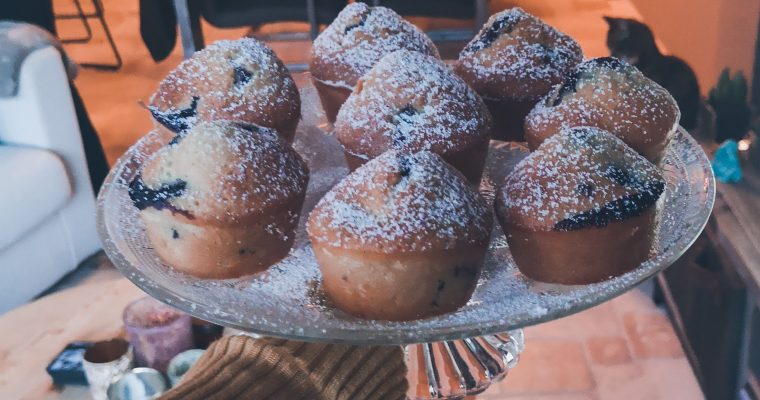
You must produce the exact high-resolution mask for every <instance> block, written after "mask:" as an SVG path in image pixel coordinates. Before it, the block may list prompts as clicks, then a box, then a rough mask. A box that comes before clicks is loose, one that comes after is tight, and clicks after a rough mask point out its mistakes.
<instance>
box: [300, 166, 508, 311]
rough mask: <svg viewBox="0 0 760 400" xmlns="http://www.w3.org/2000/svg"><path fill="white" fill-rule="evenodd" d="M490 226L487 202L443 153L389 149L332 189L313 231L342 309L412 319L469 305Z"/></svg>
mask: <svg viewBox="0 0 760 400" xmlns="http://www.w3.org/2000/svg"><path fill="white" fill-rule="evenodd" d="M492 224H493V217H492V215H491V209H490V207H489V205H488V204H487V202H486V201H485V200H484V199H483V198H482V197H481V196H480V194H478V193H477V192H476V191H474V190H473V189H471V188H470V186H469V185H468V184H467V182H466V180H465V179H464V177H463V176H462V175H461V173H459V172H458V171H457V170H455V169H454V168H451V166H449V165H448V164H447V163H446V162H444V161H443V159H441V158H440V156H438V155H436V154H434V153H431V152H426V151H423V152H419V153H416V154H403V153H400V152H397V151H388V152H387V153H385V154H383V155H382V156H380V157H378V158H376V159H374V160H372V161H370V162H369V163H367V164H365V165H364V166H362V167H360V168H359V169H357V170H356V171H355V172H354V173H352V174H350V175H349V176H348V177H346V178H345V179H344V180H343V181H341V182H340V183H338V184H337V185H336V186H335V187H334V188H333V189H332V190H331V191H330V192H328V193H327V195H325V197H324V198H322V200H321V201H320V202H319V203H318V204H317V206H316V207H315V208H314V210H313V211H312V212H311V215H310V216H309V221H308V226H307V229H308V233H309V238H310V239H311V244H312V247H313V249H314V254H315V256H316V258H317V261H318V262H319V265H320V268H321V270H322V278H323V283H324V288H325V291H326V293H327V295H328V296H329V298H330V299H332V301H333V302H334V303H335V304H336V306H338V308H340V309H342V310H343V311H345V312H347V313H349V314H352V315H356V316H359V317H363V318H370V319H379V320H411V319H416V318H424V317H428V316H432V315H437V314H442V313H446V312H449V311H453V310H456V309H457V308H459V307H461V306H462V305H464V304H465V303H466V302H467V301H468V300H469V298H470V296H471V295H472V292H473V290H474V289H475V284H476V283H477V280H478V276H479V275H480V270H481V267H482V264H483V259H484V257H485V253H486V249H487V248H488V242H489V236H490V233H491V227H492Z"/></svg>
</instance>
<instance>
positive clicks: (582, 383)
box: [498, 340, 594, 395]
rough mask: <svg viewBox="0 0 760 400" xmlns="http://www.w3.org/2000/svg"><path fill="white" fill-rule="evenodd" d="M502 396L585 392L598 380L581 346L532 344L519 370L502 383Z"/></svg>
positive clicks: (550, 342) (555, 342)
mask: <svg viewBox="0 0 760 400" xmlns="http://www.w3.org/2000/svg"><path fill="white" fill-rule="evenodd" d="M498 385H499V388H500V389H501V391H502V393H510V394H526V395H527V394H538V393H553V392H582V391H588V390H591V389H593V388H594V380H593V378H592V375H591V371H590V369H589V366H588V362H587V361H586V357H585V355H584V353H583V346H582V345H581V343H580V342H577V341H571V340H529V341H528V345H527V346H526V347H525V352H523V354H522V355H521V356H520V362H519V363H518V364H517V367H516V368H515V369H513V370H512V371H510V373H509V375H507V377H506V379H505V380H504V381H503V382H500V383H499V384H498Z"/></svg>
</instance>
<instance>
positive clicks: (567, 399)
mask: <svg viewBox="0 0 760 400" xmlns="http://www.w3.org/2000/svg"><path fill="white" fill-rule="evenodd" d="M477 400H595V397H594V395H593V394H592V393H578V394H538V395H521V394H518V395H512V394H496V395H490V394H488V392H486V393H485V394H482V395H480V396H478V397H477Z"/></svg>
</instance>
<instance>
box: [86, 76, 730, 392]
mask: <svg viewBox="0 0 760 400" xmlns="http://www.w3.org/2000/svg"><path fill="white" fill-rule="evenodd" d="M301 98H302V104H303V106H302V115H303V118H302V120H301V122H300V124H299V126H298V128H297V130H296V133H295V139H294V148H295V149H296V150H297V151H298V152H299V153H300V154H301V156H302V157H303V158H304V160H305V161H306V162H307V164H308V166H309V169H310V172H311V177H310V180H309V184H308V189H307V192H306V199H305V202H304V206H303V210H302V212H301V215H302V217H301V220H300V223H299V226H298V228H297V230H296V237H295V242H294V244H293V247H292V249H291V250H290V253H289V254H288V255H287V257H285V258H284V259H283V260H281V261H279V262H278V263H276V264H275V265H273V266H272V267H270V268H269V269H267V270H266V271H265V272H262V273H259V274H255V275H249V276H246V277H243V278H235V279H202V278H197V277H194V276H191V275H187V274H184V273H182V272H179V271H178V270H176V269H175V268H173V267H171V266H170V265H168V264H166V263H165V262H163V261H162V260H161V259H160V258H159V257H158V255H157V254H156V252H155V251H154V249H153V245H152V244H151V242H150V240H149V239H148V237H147V236H146V231H145V225H144V223H143V222H142V221H141V220H140V218H138V210H137V209H136V208H135V207H134V206H133V203H132V201H131V199H130V197H129V194H128V185H129V183H130V182H132V181H133V180H134V178H135V176H136V175H137V174H138V173H139V172H140V168H141V166H142V165H143V163H144V162H145V160H146V159H147V158H148V157H150V156H151V155H152V154H153V153H155V152H156V151H157V150H158V149H159V148H161V147H162V146H163V145H164V144H165V143H166V142H167V140H169V139H170V137H169V136H167V133H166V132H162V131H160V130H157V131H154V132H151V133H149V134H148V135H146V136H145V137H143V138H142V139H141V140H140V141H138V143H136V144H135V145H134V146H132V147H131V148H130V149H129V150H128V151H127V153H126V154H125V155H124V156H122V157H121V158H120V159H119V160H118V162H117V163H116V165H115V166H114V167H113V169H112V170H111V173H110V174H109V176H108V178H107V180H106V184H105V185H104V186H103V189H102V190H101V192H100V195H99V197H98V215H97V218H98V229H99V232H100V235H101V237H102V239H103V243H104V248H105V251H106V253H107V254H108V256H109V257H110V258H111V260H113V262H114V264H115V265H116V267H117V268H118V269H119V270H120V271H121V272H122V273H123V274H124V275H125V276H126V277H127V278H129V279H130V280H131V281H132V282H133V283H135V284H136V285H137V286H139V287H140V288H141V289H143V290H144V291H145V292H147V293H148V294H150V295H151V296H153V297H155V298H157V299H159V300H161V301H163V302H165V303H167V304H170V305H172V306H174V307H176V308H178V309H180V310H183V311H185V312H187V313H189V314H191V315H193V316H195V317H198V318H201V319H204V320H207V321H211V322H214V323H217V324H220V325H224V326H228V327H232V328H237V329H240V330H243V331H246V332H252V333H257V334H262V335H268V336H276V337H283V338H290V339H295V340H302V341H327V342H335V343H347V344H354V345H406V354H407V365H408V367H409V374H408V378H409V383H410V392H409V396H410V397H411V398H461V397H463V396H465V395H471V394H477V393H480V392H482V391H484V390H485V389H486V388H487V387H488V386H489V385H490V384H491V382H494V381H497V380H499V379H502V378H503V377H504V376H505V375H506V373H507V370H508V369H509V368H511V367H513V366H514V365H515V364H516V363H517V360H518V358H519V354H520V352H521V351H522V348H523V339H522V331H521V328H523V327H525V326H529V325H533V324H537V323H541V322H545V321H550V320H553V319H557V318H561V317H563V316H566V315H569V314H572V313H575V312H579V311H582V310H584V309H587V308H589V307H592V306H594V305H596V304H599V303H602V302H604V301H607V300H609V299H611V298H613V297H615V296H618V295H620V294H622V293H624V292H625V291H627V290H630V289H632V288H633V287H635V286H636V285H637V284H639V283H641V282H642V281H644V280H645V279H647V278H649V277H651V276H653V275H654V274H656V273H658V272H660V271H662V270H663V269H664V268H666V267H668V266H669V265H670V264H672V263H673V262H674V261H675V260H676V259H678V257H680V256H681V255H682V254H683V253H684V252H685V251H686V249H688V247H689V246H690V245H691V244H692V243H693V241H694V240H695V239H696V238H697V236H698V235H699V233H700V232H701V231H702V229H703V227H704V225H705V223H706V222H707V219H708V217H709V215H710V212H711V210H712V206H713V200H714V191H715V183H714V179H713V176H712V170H711V168H710V164H709V161H708V160H707V157H706V156H705V154H704V152H703V151H702V149H701V148H700V146H699V145H698V144H697V143H696V142H695V141H694V140H693V139H692V138H691V137H690V136H689V135H688V133H686V132H685V131H684V130H682V129H680V128H679V129H678V130H677V131H676V132H675V135H674V137H673V140H672V141H671V143H670V145H669V146H668V148H667V150H666V155H665V158H664V161H663V163H662V170H663V176H664V179H665V188H664V193H663V195H662V197H661V199H660V201H659V203H658V209H659V218H658V223H657V229H656V233H657V234H656V239H655V243H654V246H653V249H652V251H651V253H650V256H649V257H648V259H647V260H646V261H644V262H642V263H641V264H640V265H639V266H638V267H636V268H634V269H633V270H632V271H630V272H627V273H624V274H623V275H620V276H617V277H613V278H611V279H608V280H604V281H602V282H599V283H592V284H587V285H558V284H546V283H539V282H536V281H533V280H531V279H529V278H526V277H525V276H523V275H522V274H521V273H520V272H519V271H518V270H517V268H516V266H515V262H514V260H513V258H512V256H511V253H510V250H509V248H508V246H507V242H506V239H505V236H504V234H503V232H502V230H501V228H500V227H499V225H498V224H494V229H493V232H492V235H491V239H490V244H489V248H488V252H487V255H486V259H485V262H484V267H483V271H482V273H481V276H480V278H479V280H478V282H477V287H476V288H475V291H474V293H473V295H472V298H471V299H470V301H469V302H468V303H467V304H466V305H465V306H464V307H461V308H459V309H458V310H456V311H453V312H450V313H446V314H443V315H439V316H434V317H428V318H424V319H418V320H412V321H402V322H392V321H380V320H367V319H361V318H357V317H353V316H351V315H349V314H346V313H344V312H342V311H340V310H339V309H338V308H336V307H335V306H334V305H333V304H332V303H331V302H330V300H329V299H328V298H327V297H326V296H325V294H324V291H323V287H322V283H321V273H320V269H319V266H318V264H317V261H316V259H315V256H314V252H313V250H312V247H311V245H310V243H309V240H308V236H307V234H306V229H305V224H306V220H307V218H306V217H307V216H308V215H309V212H310V211H311V210H312V209H313V208H314V206H315V205H316V203H317V202H318V201H319V200H320V199H321V198H322V196H324V194H325V193H326V192H327V191H328V190H329V189H330V188H332V187H333V186H334V185H335V184H336V183H337V182H339V181H340V180H341V179H342V178H343V177H344V176H346V175H347V174H348V168H347V167H346V164H345V161H344V158H343V154H342V150H341V147H340V144H339V143H338V142H337V140H336V139H335V138H334V137H332V136H331V135H330V134H329V132H328V131H329V127H330V126H329V123H328V122H327V120H326V117H325V115H324V113H323V111H322V108H321V107H320V105H319V100H318V98H317V94H316V92H315V90H314V88H313V87H311V86H307V87H305V88H303V89H302V91H301ZM526 154H527V150H526V149H524V148H523V147H522V146H520V145H516V144H512V143H507V142H498V141H492V142H491V144H490V146H489V153H488V157H487V160H486V167H485V172H484V174H483V178H482V180H481V184H480V191H481V194H482V195H483V196H484V197H485V198H486V199H487V200H488V201H489V202H493V199H494V195H495V191H496V188H497V186H498V185H499V184H500V183H501V182H502V181H503V179H504V177H505V175H506V174H507V173H508V172H509V171H510V170H511V169H512V167H513V166H514V165H515V164H516V163H517V162H518V161H519V160H521V159H522V158H523V157H525V155H526Z"/></svg>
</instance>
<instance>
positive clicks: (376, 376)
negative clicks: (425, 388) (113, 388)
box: [160, 336, 408, 400]
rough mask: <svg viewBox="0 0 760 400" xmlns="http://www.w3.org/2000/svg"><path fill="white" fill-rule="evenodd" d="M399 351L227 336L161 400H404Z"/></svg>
mask: <svg viewBox="0 0 760 400" xmlns="http://www.w3.org/2000/svg"><path fill="white" fill-rule="evenodd" d="M406 371H407V370H406V365H405V363H404V352H403V350H402V348H401V347H399V346H348V345H337V344H324V343H305V342H296V341H290V340H281V339H271V338H263V339H253V338H250V337H247V336H230V337H224V338H222V339H220V340H218V341H216V342H214V343H213V344H212V345H211V347H209V349H208V350H207V351H206V353H205V354H204V355H203V357H202V358H201V359H200V360H199V361H198V363H197V364H195V365H194V366H193V368H192V369H190V371H188V372H187V374H186V375H185V377H184V378H183V379H182V382H181V383H180V384H179V385H178V386H176V387H174V388H173V389H171V390H170V391H168V392H166V393H165V394H164V395H163V396H161V397H160V399H161V400H180V399H182V400H196V399H197V400H205V399H209V400H211V399H216V400H222V399H224V400H226V399H256V400H260V399H287V400H295V399H317V400H338V399H339V400H364V399H367V400H369V399H383V400H385V399H391V400H393V399H404V398H405V397H406V391H407V387H408V384H407V381H406Z"/></svg>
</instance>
